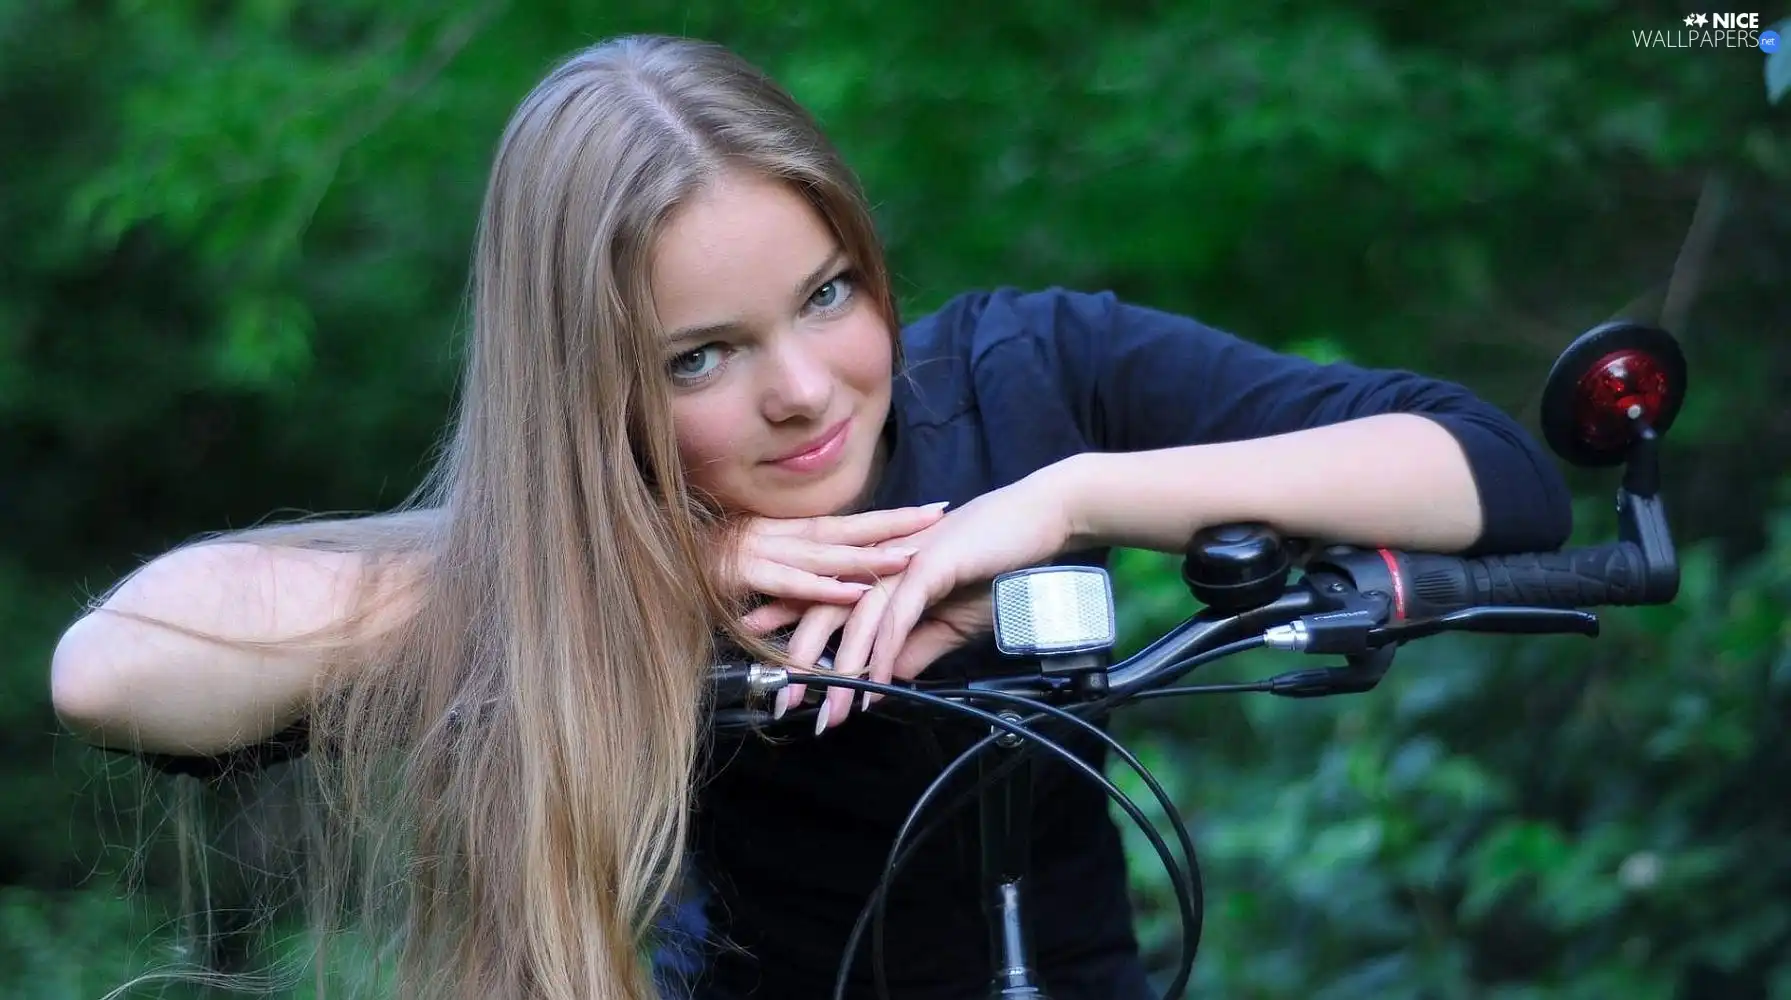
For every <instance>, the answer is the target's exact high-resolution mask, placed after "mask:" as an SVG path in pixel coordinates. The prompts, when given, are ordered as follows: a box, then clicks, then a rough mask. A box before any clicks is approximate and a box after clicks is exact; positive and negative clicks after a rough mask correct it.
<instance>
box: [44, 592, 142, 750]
mask: <svg viewBox="0 0 1791 1000" xmlns="http://www.w3.org/2000/svg"><path fill="white" fill-rule="evenodd" d="M104 628H105V623H104V622H100V621H97V620H95V618H94V616H93V615H92V614H88V615H85V616H83V617H82V618H80V619H78V620H77V621H75V623H74V624H73V625H70V626H69V627H68V630H67V631H65V632H63V633H62V637H61V638H60V639H59V640H57V642H56V648H55V650H54V651H53V652H52V653H51V654H50V705H51V707H52V708H53V709H54V710H55V712H56V718H57V720H58V721H59V722H61V724H62V725H63V727H64V728H66V729H67V730H68V731H69V732H71V733H74V734H75V735H77V736H79V737H81V738H82V739H85V740H89V741H91V742H101V741H103V738H104V734H105V733H106V732H107V731H108V730H110V729H113V728H116V727H117V726H118V725H119V724H120V723H121V722H122V720H123V717H124V716H125V715H126V704H125V702H126V700H127V699H126V698H125V697H124V695H123V693H122V690H121V688H122V685H121V684H120V681H119V678H118V676H117V674H116V672H115V671H114V670H112V669H111V666H110V665H109V663H108V662H107V659H106V657H105V656H104V655H102V653H103V650H104V648H105V641H104V637H103V636H101V635H99V634H98V633H99V632H101V631H103V630H104Z"/></svg>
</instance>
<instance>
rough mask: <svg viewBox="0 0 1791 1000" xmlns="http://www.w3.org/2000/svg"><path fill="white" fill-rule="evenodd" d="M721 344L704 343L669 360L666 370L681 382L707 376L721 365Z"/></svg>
mask: <svg viewBox="0 0 1791 1000" xmlns="http://www.w3.org/2000/svg"><path fill="white" fill-rule="evenodd" d="M722 350H723V347H722V345H721V344H704V345H703V346H701V347H699V348H697V349H696V350H694V351H688V352H686V353H684V354H680V355H678V356H677V357H675V358H673V359H672V360H671V361H669V362H667V364H666V370H667V371H669V372H670V373H671V376H672V378H674V379H677V380H678V381H680V382H692V381H696V380H698V379H702V378H706V377H708V376H709V375H710V374H712V373H713V372H714V371H715V370H716V369H717V368H719V367H721V360H722V358H721V352H722Z"/></svg>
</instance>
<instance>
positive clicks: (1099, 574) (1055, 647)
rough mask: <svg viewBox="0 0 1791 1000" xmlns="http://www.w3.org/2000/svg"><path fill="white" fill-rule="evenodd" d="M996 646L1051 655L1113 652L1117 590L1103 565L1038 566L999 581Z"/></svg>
mask: <svg viewBox="0 0 1791 1000" xmlns="http://www.w3.org/2000/svg"><path fill="white" fill-rule="evenodd" d="M994 586H995V648H997V649H999V650H1001V652H1003V653H1005V654H1007V655H1009V656H1050V655H1054V654H1059V653H1086V652H1090V651H1093V650H1097V649H1107V648H1110V647H1111V646H1112V645H1113V643H1114V641H1115V625H1114V619H1113V588H1112V586H1111V585H1110V584H1109V581H1108V579H1107V571H1106V570H1104V569H1102V568H1100V567H1099V566H1039V567H1035V568H1033V569H1022V570H1015V571H1014V572H1012V573H1003V574H1002V575H1000V576H998V577H996V578H995V585H994Z"/></svg>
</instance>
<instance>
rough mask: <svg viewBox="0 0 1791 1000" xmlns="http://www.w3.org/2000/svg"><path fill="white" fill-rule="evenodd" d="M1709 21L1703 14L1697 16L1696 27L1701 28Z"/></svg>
mask: <svg viewBox="0 0 1791 1000" xmlns="http://www.w3.org/2000/svg"><path fill="white" fill-rule="evenodd" d="M1709 20H1710V18H1708V17H1705V16H1704V15H1703V14H1699V15H1698V27H1700V28H1702V27H1703V26H1704V25H1705V23H1706V22H1708V21H1709Z"/></svg>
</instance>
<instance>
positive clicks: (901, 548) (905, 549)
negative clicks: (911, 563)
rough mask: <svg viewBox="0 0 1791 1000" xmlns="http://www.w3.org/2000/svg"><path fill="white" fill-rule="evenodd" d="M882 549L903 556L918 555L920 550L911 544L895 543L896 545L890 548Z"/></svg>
mask: <svg viewBox="0 0 1791 1000" xmlns="http://www.w3.org/2000/svg"><path fill="white" fill-rule="evenodd" d="M883 551H885V552H889V553H892V554H894V555H898V556H902V557H903V558H912V557H914V556H917V555H920V550H919V549H917V548H915V547H914V546H912V545H896V546H892V547H890V548H887V549H884V550H883Z"/></svg>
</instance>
